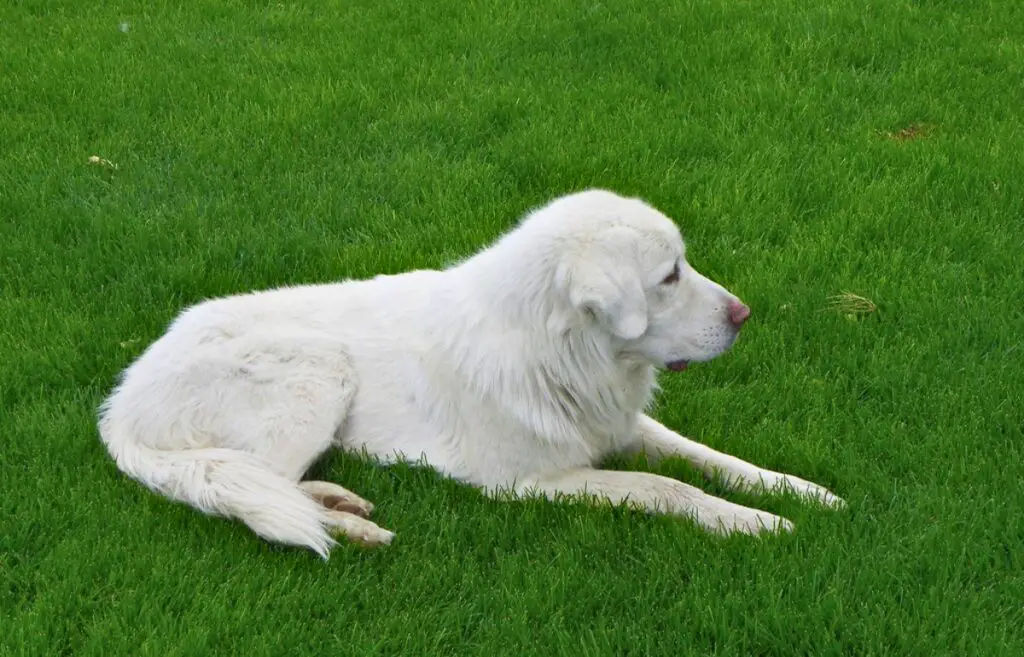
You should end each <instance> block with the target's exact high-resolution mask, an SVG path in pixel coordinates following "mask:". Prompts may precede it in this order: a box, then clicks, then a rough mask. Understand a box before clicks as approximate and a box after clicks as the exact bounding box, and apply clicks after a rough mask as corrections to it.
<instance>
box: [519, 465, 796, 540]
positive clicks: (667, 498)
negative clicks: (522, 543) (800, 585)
mask: <svg viewBox="0 0 1024 657" xmlns="http://www.w3.org/2000/svg"><path fill="white" fill-rule="evenodd" d="M516 492H518V493H530V492H539V493H541V494H543V495H544V496H545V497H547V498H548V499H551V500H554V499H556V498H558V497H559V496H561V495H567V496H573V497H581V498H583V499H587V500H590V501H608V502H611V503H612V504H622V503H626V504H628V505H630V506H633V507H634V508H639V509H642V510H644V511H647V512H650V513H667V514H671V515H677V516H686V517H690V518H693V519H694V520H696V521H697V522H698V523H699V524H701V525H703V526H704V527H705V528H707V529H709V530H711V531H715V532H719V533H730V532H740V533H745V534H757V533H760V532H764V531H779V530H784V531H789V530H791V529H792V528H793V525H792V524H791V523H790V522H789V521H788V520H786V519H785V518H781V517H779V516H776V515H773V514H771V513H767V512H765V511H760V510H757V509H751V508H748V507H745V506H740V505H739V504H733V503H732V502H728V501H726V500H723V499H720V498H717V497H714V496H712V495H708V494H707V493H705V492H704V491H702V490H700V489H699V488H695V487H694V486H690V485H689V484H684V483H683V482H681V481H677V480H675V479H671V478H669V477H662V476H660V475H655V474H651V473H648V472H619V471H612V470H593V469H590V468H580V469H574V470H566V471H563V472H558V473H555V474H550V475H545V476H541V477H533V478H530V479H529V480H527V481H524V482H522V484H520V485H519V486H517V487H516Z"/></svg>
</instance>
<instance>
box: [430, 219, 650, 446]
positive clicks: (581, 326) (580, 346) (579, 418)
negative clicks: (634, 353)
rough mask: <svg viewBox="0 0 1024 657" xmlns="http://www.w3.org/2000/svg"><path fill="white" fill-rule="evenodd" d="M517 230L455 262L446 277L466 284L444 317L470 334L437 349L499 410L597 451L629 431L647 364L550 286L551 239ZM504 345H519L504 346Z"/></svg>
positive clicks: (644, 387) (643, 396)
mask: <svg viewBox="0 0 1024 657" xmlns="http://www.w3.org/2000/svg"><path fill="white" fill-rule="evenodd" d="M527 230H528V229H527ZM527 230H523V228H521V229H520V230H519V231H516V232H513V233H511V234H509V235H506V236H505V238H503V239H502V240H500V241H499V242H498V243H497V244H495V245H494V246H492V247H491V248H490V249H487V250H485V251H482V252H480V253H479V254H477V255H476V256H474V257H473V258H471V259H469V260H467V261H465V262H463V263H462V264H460V265H458V269H460V270H461V271H460V273H459V275H458V276H453V277H452V280H458V281H465V282H466V283H465V285H464V286H463V287H462V288H461V289H460V290H459V293H458V295H457V296H458V298H460V299H461V301H462V303H463V306H462V308H459V309H458V310H457V311H456V312H457V313H458V318H457V319H453V320H452V321H459V322H464V323H465V324H464V325H463V326H462V327H461V331H451V332H450V334H451V335H460V334H461V335H462V336H463V338H464V337H465V333H466V332H468V333H471V334H472V335H473V336H474V338H473V339H472V340H466V339H460V340H459V341H448V342H447V343H446V344H445V347H444V349H445V351H446V353H447V354H448V356H449V358H451V362H452V363H453V364H454V367H455V370H456V374H457V377H458V378H459V379H460V380H463V381H465V384H466V385H467V387H468V388H470V389H471V390H472V391H473V392H475V393H476V394H477V395H479V396H481V398H482V399H483V400H484V401H485V403H489V404H494V405H496V406H497V405H499V401H498V400H501V401H500V406H501V409H500V410H501V411H503V412H504V413H505V414H507V415H509V416H511V417H512V418H514V420H515V421H516V422H518V423H520V424H522V425H525V426H527V427H528V428H529V429H530V431H532V432H533V433H534V434H535V435H536V436H537V437H538V438H539V439H542V440H549V441H550V440H552V439H553V437H554V436H574V437H575V438H576V439H578V440H579V441H582V442H583V443H584V444H586V445H587V446H588V448H589V449H590V450H591V451H592V454H593V456H594V458H599V457H600V456H601V455H603V454H604V453H605V452H607V451H608V450H609V449H612V448H614V447H615V446H616V445H618V444H621V443H623V442H624V441H628V440H629V439H630V437H631V436H632V433H633V430H634V427H635V423H636V421H637V418H638V416H639V414H640V413H641V412H642V411H643V410H644V409H645V408H646V407H647V405H648V404H649V402H650V399H651V395H652V392H653V390H654V386H655V372H654V368H653V367H652V366H651V365H650V364H649V363H647V362H644V361H641V360H638V359H637V358H635V357H631V356H630V355H629V354H628V353H626V352H625V351H624V350H623V345H622V344H621V342H619V341H617V340H616V339H615V338H613V337H612V336H611V335H610V334H609V333H608V332H607V331H605V330H604V329H602V328H599V327H596V326H594V325H593V324H594V322H595V320H594V318H593V317H592V316H590V315H588V314H586V313H583V312H581V311H579V310H578V309H576V308H574V307H572V305H571V304H570V301H569V299H568V295H567V294H566V293H565V291H564V290H559V289H557V286H556V268H557V267H558V265H559V262H560V260H561V258H562V255H563V250H564V249H563V246H562V245H561V244H560V239H561V238H560V236H558V235H557V234H555V235H550V236H548V237H549V239H547V240H544V239H541V240H538V239H537V237H538V236H537V232H541V231H529V232H531V233H534V234H533V235H531V236H530V238H529V239H523V237H524V233H525V232H527ZM512 342H518V343H519V344H518V345H517V347H516V348H509V344H510V343H512ZM524 354H525V356H526V359H525V360H523V359H522V358H523V355H524ZM510 400H511V402H510Z"/></svg>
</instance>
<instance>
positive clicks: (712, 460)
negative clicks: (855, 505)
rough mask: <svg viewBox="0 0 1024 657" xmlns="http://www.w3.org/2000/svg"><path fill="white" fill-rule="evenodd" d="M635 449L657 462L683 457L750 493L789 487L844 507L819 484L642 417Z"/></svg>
mask: <svg viewBox="0 0 1024 657" xmlns="http://www.w3.org/2000/svg"><path fill="white" fill-rule="evenodd" d="M636 438H637V440H636V442H635V443H634V447H635V448H636V449H642V450H643V451H644V452H646V454H647V456H648V458H650V459H653V460H657V459H659V458H662V457H666V456H680V457H682V458H684V459H686V460H687V461H689V462H690V463H692V464H693V465H694V466H695V467H697V468H698V469H700V470H701V471H702V472H704V473H705V474H706V475H708V476H713V475H714V473H715V472H718V473H719V474H720V475H721V476H722V479H723V480H724V481H725V483H726V484H727V485H729V486H733V487H735V488H742V489H745V490H749V491H754V492H757V491H762V490H782V489H785V488H788V489H790V490H792V491H793V492H794V493H796V494H797V495H799V496H801V497H805V498H810V499H815V500H819V501H821V502H822V503H823V504H826V505H828V506H832V507H842V506H843V505H844V502H843V500H842V498H840V497H839V496H837V495H835V494H834V493H832V492H831V491H829V490H828V489H826V488H824V487H822V486H819V485H818V484H815V483H812V482H809V481H805V480H803V479H800V478H799V477H794V476H793V475H788V474H783V473H781V472H774V471H772V470H765V469H764V468H759V467H757V466H756V465H753V464H751V463H747V462H746V461H744V460H742V459H738V458H736V457H735V456H729V455H728V454H723V453H721V452H717V451H715V450H713V449H711V448H710V447H708V446H707V445H702V444H700V443H698V442H694V441H692V440H689V439H688V438H683V437H682V436H680V435H679V434H677V433H676V432H674V431H672V430H671V429H669V428H668V427H666V426H664V425H663V424H661V423H660V422H657V421H656V420H654V419H652V418H650V417H648V416H646V415H641V416H640V421H639V422H638V423H637V428H636Z"/></svg>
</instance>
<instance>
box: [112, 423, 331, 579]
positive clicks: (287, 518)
mask: <svg viewBox="0 0 1024 657" xmlns="http://www.w3.org/2000/svg"><path fill="white" fill-rule="evenodd" d="M104 424H105V423H101V428H100V431H101V435H102V436H103V442H104V443H106V445H107V449H108V450H109V451H110V453H111V455H112V456H113V457H114V460H115V461H116V462H117V467H118V468H120V469H121V470H122V471H123V472H125V473H126V474H128V475H129V476H130V477H132V478H133V479H136V480H138V481H139V482H141V483H142V484H143V485H145V486H146V487H148V488H150V489H151V490H154V491H156V492H158V493H160V494H162V495H165V496H167V497H169V498H171V499H173V500H177V501H179V502H185V503H186V504H190V505H192V506H194V507H196V508H197V509H199V510H200V511H202V512H204V513H207V514H210V515H214V516H223V517H227V518H237V519H238V520H241V521H242V522H244V523H245V524H246V525H248V526H249V528H250V529H252V530H253V531H254V532H256V534H258V535H259V536H261V537H263V538H265V539H267V540H269V541H274V542H278V543H284V544H287V545H296V546H300V547H307V548H309V549H310V550H313V551H314V552H316V553H317V554H318V555H320V556H321V557H322V558H323V559H327V558H328V555H329V553H330V550H331V548H332V547H334V545H335V544H336V542H335V541H334V539H332V538H331V536H330V534H328V532H327V529H326V526H325V523H324V520H325V519H326V518H325V511H324V509H323V507H321V506H320V504H319V503H317V502H316V501H315V500H313V499H312V498H311V497H309V496H308V495H306V494H305V493H304V492H303V491H302V490H301V489H300V488H299V487H298V485H297V484H296V483H295V482H292V481H289V480H288V479H286V478H285V477H282V476H280V475H278V474H276V473H274V472H272V471H271V470H270V468H268V467H267V466H266V465H265V464H264V463H263V462H262V461H260V459H258V458H257V457H255V456H253V455H251V454H248V453H246V452H241V451H238V450H233V449H223V448H199V449H183V450H160V449H153V448H151V447H147V446H145V445H140V444H139V443H138V442H137V441H135V440H133V438H132V437H131V436H128V437H124V436H117V435H109V434H110V433H112V432H113V430H112V429H111V427H110V425H107V426H103V425H104Z"/></svg>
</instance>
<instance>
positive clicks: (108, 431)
mask: <svg viewBox="0 0 1024 657" xmlns="http://www.w3.org/2000/svg"><path fill="white" fill-rule="evenodd" d="M749 314H750V309H749V308H748V307H747V306H745V305H744V304H743V303H741V302H740V300H739V299H737V298H736V297H735V296H733V295H732V294H730V293H729V292H728V291H726V290H725V289H724V288H722V287H721V286H720V285H718V284H716V283H714V282H712V281H710V280H708V279H707V278H705V277H703V276H701V275H700V274H699V273H697V272H696V271H695V270H694V269H693V268H692V267H690V266H689V264H688V263H687V262H686V259H685V253H684V246H683V240H682V237H681V236H680V233H679V230H678V229H677V228H676V226H675V224H673V222H672V221H671V220H669V219H668V218H667V217H665V216H664V215H663V214H661V213H660V212H658V211H657V210H655V209H654V208H652V207H651V206H649V205H647V204H646V203H644V202H643V201H641V200H638V199H629V198H623V197H621V196H618V195H616V194H613V193H611V192H606V191H599V190H590V191H584V192H580V193H576V194H572V195H569V196H565V197H563V198H560V199H556V200H555V201H553V202H551V203H550V204H548V205H546V206H544V207H541V208H540V209H537V210H535V211H534V212H532V213H531V214H529V215H528V216H527V217H526V218H525V219H524V220H523V221H522V222H521V223H520V225H519V226H518V227H517V228H515V229H514V230H512V231H511V232H509V233H508V234H507V235H505V236H504V237H503V238H502V239H500V240H499V241H498V242H497V243H496V244H494V245H493V246H491V247H490V248H488V249H486V250H484V251H482V252H480V253H478V254H477V255H475V256H474V257H472V258H470V259H468V260H466V261H465V262H463V263H461V264H459V265H457V266H454V267H451V268H449V269H446V270H443V271H413V272H409V273H405V274H400V275H395V276H379V277H377V278H374V279H372V280H366V281H346V282H342V283H336V284H330V285H313V286H302V287H291V288H284V289H278V290H270V291H264V292H256V293H252V294H246V295H241V296H234V297H228V298H222V299H214V300H210V301H206V302H204V303H201V304H199V305H197V306H195V307H193V308H190V309H188V310H187V311H185V312H184V313H182V314H181V315H180V316H179V317H178V318H177V319H176V320H175V321H174V322H173V324H172V325H171V326H170V328H169V330H168V332H167V333H166V334H165V335H164V336H163V337H162V338H160V339H159V340H158V341H157V342H156V343H154V344H153V345H152V346H150V347H149V349H148V350H147V351H146V352H145V353H144V354H143V355H142V356H141V357H140V358H139V359H138V361H136V362H135V363H134V364H133V365H132V366H131V367H129V368H128V369H127V370H126V371H125V373H124V374H123V377H122V380H121V382H120V384H119V386H118V387H117V388H116V390H115V391H114V392H113V394H112V395H111V396H110V397H109V398H108V399H107V400H106V401H105V402H104V404H103V406H102V408H101V411H100V422H99V429H100V433H101V435H102V438H103V441H104V443H105V444H106V446H107V449H108V450H109V451H110V453H111V454H112V455H113V456H114V458H115V459H116V461H117V465H118V467H119V468H120V469H121V470H123V471H124V472H126V473H128V474H129V475H130V476H132V477H134V478H135V479H137V480H139V481H140V482H142V483H143V484H145V485H146V486H148V487H149V488H151V489H153V490H155V491H157V492H159V493H162V494H163V495H166V496H167V497H170V498H172V499H175V500H180V501H182V502H186V503H188V504H191V505H193V506H195V507H197V508H198V509H200V510H201V511H204V512H206V513H210V514H215V515H220V516H226V517H231V518H237V519H239V520H241V521H242V522H244V523H245V524H247V525H248V526H249V527H250V528H252V530H253V531H255V532H256V533H257V534H258V535H260V536H262V537H264V538H266V539H268V540H271V541H278V542H281V543H285V544H290V545H298V546H305V547H308V548H310V549H311V550H313V551H315V552H316V553H318V554H319V555H321V556H322V557H324V558H327V556H328V553H329V551H330V549H331V547H332V546H333V545H335V542H334V540H333V538H332V535H333V536H346V537H348V538H349V539H350V540H354V541H358V542H361V543H363V544H369V545H377V544H383V543H390V542H391V539H392V536H393V534H392V533H391V532H389V531H387V530H385V529H382V528H380V527H378V526H377V525H376V524H374V523H373V522H371V521H370V520H368V519H367V516H368V515H369V513H370V511H371V510H372V508H373V507H372V505H371V504H370V503H369V502H367V501H366V500H363V499H361V498H360V497H359V496H357V495H356V494H354V493H352V492H350V491H348V490H346V489H345V488H342V487H341V486H339V485H337V484H333V483H328V482H323V481H300V479H301V477H302V476H303V474H304V473H305V472H306V470H307V469H308V468H309V467H310V465H311V464H312V463H313V462H314V461H315V460H316V459H317V458H318V457H320V456H321V455H322V454H323V453H324V452H325V451H326V450H327V449H328V448H330V447H333V446H338V447H340V448H342V449H346V450H352V451H363V450H365V453H367V454H369V455H370V456H371V457H376V458H377V459H379V460H380V461H382V462H385V463H386V462H394V461H395V460H397V459H403V458H404V459H414V460H418V459H425V461H426V462H427V463H428V464H429V465H430V466H432V467H433V468H436V469H437V470H438V471H440V472H442V473H444V474H446V475H448V476H451V477H453V478H455V479H458V480H460V481H463V482H467V483H469V484H473V485H476V486H479V487H482V488H483V489H484V490H486V491H488V492H489V493H491V494H498V493H499V492H502V491H504V492H511V493H518V494H522V493H527V492H531V491H533V492H539V493H541V494H543V495H545V496H547V497H549V498H553V497H555V496H556V495H559V494H573V495H579V496H582V497H583V498H584V499H590V500H606V501H608V500H610V501H611V502H613V503H621V502H627V503H629V504H632V505H635V506H637V507H639V508H642V509H645V510H647V511H651V512H661V513H670V514H676V515H680V516H687V517H691V518H694V519H696V521H697V522H699V523H700V524H702V525H704V526H705V527H707V528H709V529H712V530H717V531H722V532H728V531H741V532H748V533H755V532H760V531H762V530H768V531H770V530H779V529H790V528H791V524H790V523H789V522H788V521H787V520H785V519H783V518H780V517H778V516H775V515H772V514H770V513H765V512H763V511H758V510H755V509H750V508H747V507H743V506H739V505H737V504H733V503H730V502H727V501H725V500H722V499H718V498H715V497H712V496H710V495H708V494H706V493H704V492H702V491H701V490H700V489H698V488H695V487H693V486H690V485H687V484H684V483H682V482H679V481H676V480H674V479H670V478H667V477H662V476H658V475H654V474H649V473H644V472H622V471H609V470H599V469H595V465H596V464H598V463H599V462H600V461H601V459H602V457H605V456H607V455H609V454H611V453H613V452H617V451H629V450H644V451H645V452H646V453H647V454H648V455H649V456H650V457H653V458H657V457H661V456H678V457H681V458H683V459H686V460H687V461H689V462H691V463H693V464H694V465H695V466H696V467H698V468H700V469H701V470H703V471H704V472H706V473H708V474H711V473H713V472H718V473H720V474H721V475H722V476H723V478H724V479H725V481H727V482H728V483H730V484H731V485H734V486H739V487H744V488H746V489H750V490H764V489H778V488H788V489H790V490H792V491H794V492H796V493H797V494H799V495H802V496H806V497H809V498H817V499H819V500H821V501H823V502H824V503H826V504H829V505H833V506H839V505H841V504H842V500H840V499H839V498H838V497H836V496H835V495H833V494H832V493H830V492H829V491H827V490H825V489H824V488H822V487H820V486H818V485H816V484H813V483H810V482H808V481H804V480H802V479H798V478H796V477H793V476H789V475H785V474H781V473H777V472H772V471H769V470H764V469H761V468H758V467H756V466H753V465H751V464H749V463H746V462H744V461H741V460H739V459H737V458H734V457H731V456H727V455H725V454H721V453H719V452H716V451H714V450H712V449H710V448H708V447H705V446H703V445H700V444H697V443H694V442H692V441H690V440H688V439H686V438H683V437H682V436H679V435H678V434H676V433H674V432H673V431H671V430H669V429H667V428H665V427H664V426H662V425H661V424H659V423H658V422H656V421H655V420H653V419H651V418H650V417H648V416H646V415H644V409H645V408H646V407H647V406H648V404H649V402H650V399H651V395H652V390H653V389H654V387H655V373H656V371H657V370H658V369H659V368H668V369H670V370H682V369H685V368H686V366H687V364H688V363H690V362H693V361H705V360H708V359H711V358H714V357H715V356H717V355H719V354H721V353H722V352H724V351H725V350H726V349H728V348H729V347H730V346H731V345H732V343H733V341H734V340H735V339H736V335H737V332H738V330H739V328H740V325H742V324H743V322H744V320H746V318H747V316H748V315H749Z"/></svg>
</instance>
